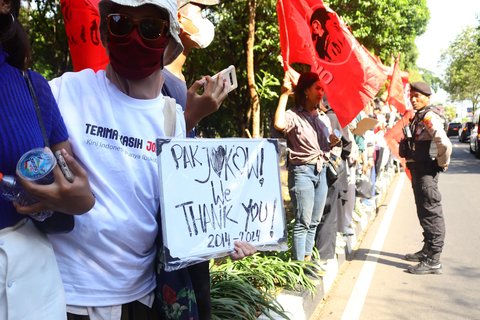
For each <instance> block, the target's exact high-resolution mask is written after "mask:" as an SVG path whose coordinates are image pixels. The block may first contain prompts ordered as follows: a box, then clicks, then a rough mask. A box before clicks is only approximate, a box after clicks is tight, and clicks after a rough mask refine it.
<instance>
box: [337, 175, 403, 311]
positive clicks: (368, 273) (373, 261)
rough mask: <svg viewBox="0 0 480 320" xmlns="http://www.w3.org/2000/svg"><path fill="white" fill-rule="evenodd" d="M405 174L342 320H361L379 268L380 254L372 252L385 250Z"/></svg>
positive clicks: (386, 213)
mask: <svg viewBox="0 0 480 320" xmlns="http://www.w3.org/2000/svg"><path fill="white" fill-rule="evenodd" d="M405 176H406V175H405V173H403V174H402V175H400V178H399V180H398V183H397V186H396V188H395V191H394V193H393V195H392V199H391V201H390V204H389V205H388V208H387V210H386V211H385V215H384V217H383V220H382V222H381V224H380V227H379V229H378V232H377V235H376V236H375V240H374V241H373V243H372V247H371V248H370V250H369V251H368V253H367V256H368V257H369V258H370V259H369V260H367V261H365V262H364V263H363V267H362V270H361V272H360V275H359V277H358V279H357V282H356V283H355V287H354V288H353V291H352V293H351V294H350V298H349V299H348V303H347V306H346V308H345V310H344V311H343V314H342V320H355V319H360V314H361V312H362V309H363V304H364V303H365V298H366V296H367V293H368V289H369V288H370V283H371V282H372V278H373V274H374V273H375V268H376V267H377V261H378V258H379V256H378V254H373V253H372V251H381V250H382V248H383V243H384V242H385V238H386V236H387V232H388V228H389V227H390V223H391V221H392V218H393V214H394V212H395V207H396V206H397V203H398V199H399V198H400V193H401V191H402V188H403V184H404V183H405Z"/></svg>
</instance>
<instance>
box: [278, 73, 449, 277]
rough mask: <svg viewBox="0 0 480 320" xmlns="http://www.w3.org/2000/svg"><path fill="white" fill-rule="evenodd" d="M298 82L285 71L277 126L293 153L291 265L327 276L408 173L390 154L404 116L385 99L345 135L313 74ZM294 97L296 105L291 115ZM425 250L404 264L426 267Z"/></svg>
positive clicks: (290, 171) (374, 102)
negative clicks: (303, 264)
mask: <svg viewBox="0 0 480 320" xmlns="http://www.w3.org/2000/svg"><path fill="white" fill-rule="evenodd" d="M292 79H293V77H292V76H291V75H290V74H289V72H287V73H286V74H285V78H284V81H283V86H282V92H281V95H280V98H279V102H278V107H277V110H276V113H275V119H274V126H275V129H277V130H278V131H280V132H281V133H283V134H284V136H285V138H286V140H287V146H288V160H287V163H288V165H287V167H288V190H289V195H290V199H291V204H292V205H291V207H292V209H293V218H294V226H293V247H292V258H293V259H296V260H301V261H312V260H313V262H314V264H315V265H317V266H319V267H320V269H322V270H326V269H327V268H328V264H329V261H332V260H334V259H335V258H336V255H337V253H338V252H345V251H344V250H345V248H344V247H345V245H346V242H347V241H348V240H349V237H352V236H356V235H357V233H358V231H359V228H358V225H359V224H361V223H362V219H365V217H366V216H369V215H370V216H371V214H373V215H375V214H376V212H377V209H378V207H379V206H380V205H381V204H382V202H383V201H384V197H385V194H386V191H387V186H388V185H389V183H390V182H391V181H392V178H393V177H394V175H395V174H396V173H397V172H399V171H400V170H402V168H401V158H400V157H399V156H398V155H395V154H393V153H392V152H391V150H390V148H389V146H388V144H387V141H386V137H385V134H386V132H387V131H388V130H390V129H391V128H392V127H393V126H394V125H395V124H396V123H397V121H398V120H399V119H401V115H400V114H399V113H398V112H397V111H396V109H395V108H393V107H391V106H389V105H388V104H387V103H386V102H385V99H384V98H385V97H383V98H381V97H377V98H375V99H374V100H372V101H371V102H370V103H369V104H367V105H366V106H365V108H364V109H363V110H362V111H361V112H360V113H359V114H358V116H357V117H356V118H355V119H354V120H353V121H352V122H351V123H350V124H348V125H347V126H346V127H344V128H342V127H341V126H340V124H339V122H338V119H337V117H336V115H335V112H334V111H333V110H332V108H331V107H330V106H329V104H328V99H327V97H326V96H325V95H324V90H323V88H322V83H321V82H320V81H319V79H318V76H316V74H315V73H310V72H306V73H302V74H301V75H300V77H299V79H298V82H297V83H294V82H293V80H292ZM414 95H415V86H414V85H412V97H413V96H414ZM289 96H293V99H292V100H293V101H292V104H293V106H292V107H291V108H290V109H289V110H287V109H286V105H287V102H288V100H289ZM412 100H415V98H412ZM406 124H407V123H406ZM438 132H439V133H438V135H440V134H441V131H440V130H438ZM439 148H440V150H444V149H443V148H442V147H439ZM442 157H443V156H442ZM433 158H437V156H436V155H434V156H433ZM441 159H443V158H441ZM442 161H445V160H442ZM332 166H333V168H334V169H335V173H336V174H335V175H334V174H332V173H331V171H332ZM417 201H418V200H417ZM426 242H427V241H426ZM315 248H316V252H317V253H318V255H316V254H313V252H315ZM422 250H423V251H422ZM422 250H421V251H420V252H418V253H415V254H413V255H412V254H409V255H406V260H408V261H417V262H418V261H421V259H419V256H420V255H422V257H423V256H426V253H425V250H424V249H422ZM312 257H313V258H312ZM409 270H410V271H411V272H412V270H413V272H415V271H414V270H415V269H412V268H409Z"/></svg>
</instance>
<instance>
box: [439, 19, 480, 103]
mask: <svg viewBox="0 0 480 320" xmlns="http://www.w3.org/2000/svg"><path fill="white" fill-rule="evenodd" d="M479 41H480V30H479V29H475V28H472V27H467V28H466V29H464V30H463V31H462V32H461V33H460V34H459V35H458V36H457V38H455V40H454V41H453V42H452V43H451V44H450V46H449V47H448V49H447V50H446V51H445V52H444V53H443V54H442V56H441V61H442V62H444V63H445V65H446V66H447V68H446V70H445V79H444V80H445V84H444V86H443V88H444V90H445V91H447V92H448V93H449V94H450V96H451V98H452V99H454V100H456V101H462V100H470V101H471V102H472V105H473V111H475V109H477V108H478V104H479V102H480V47H479V46H478V43H479Z"/></svg>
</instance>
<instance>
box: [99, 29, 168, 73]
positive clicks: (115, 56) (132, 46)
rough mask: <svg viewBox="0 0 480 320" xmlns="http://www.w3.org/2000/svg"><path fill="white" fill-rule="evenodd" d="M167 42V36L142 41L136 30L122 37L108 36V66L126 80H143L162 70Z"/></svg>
mask: <svg viewBox="0 0 480 320" xmlns="http://www.w3.org/2000/svg"><path fill="white" fill-rule="evenodd" d="M168 41H169V38H168V37H167V36H161V37H160V38H158V39H156V40H151V41H150V40H148V41H146V40H143V39H142V38H141V37H140V35H139V34H138V31H137V30H136V29H135V30H132V32H131V33H130V34H129V35H128V36H123V37H117V36H114V35H112V34H109V37H108V43H107V46H108V51H109V56H110V64H111V65H112V68H113V70H115V72H116V73H118V74H119V75H120V76H122V77H124V78H126V79H128V80H140V79H144V78H146V77H148V76H149V75H151V74H152V73H154V72H155V71H157V70H158V69H161V68H163V53H164V51H165V48H166V47H167V44H168Z"/></svg>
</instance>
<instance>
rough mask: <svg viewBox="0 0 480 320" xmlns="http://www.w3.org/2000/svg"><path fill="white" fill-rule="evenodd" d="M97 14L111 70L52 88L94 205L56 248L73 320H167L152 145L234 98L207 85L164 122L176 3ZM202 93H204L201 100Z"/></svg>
mask: <svg viewBox="0 0 480 320" xmlns="http://www.w3.org/2000/svg"><path fill="white" fill-rule="evenodd" d="M99 9H100V21H101V24H100V34H101V39H102V43H103V44H104V45H105V47H106V48H107V52H108V56H109V59H110V63H109V65H108V66H107V68H106V70H100V71H98V72H96V73H95V72H94V71H93V70H91V69H85V70H82V71H80V72H76V73H65V74H64V75H62V76H61V77H59V78H56V79H53V80H52V81H51V82H50V85H51V88H52V92H53V95H54V97H55V99H56V100H57V103H58V105H59V108H60V110H61V113H62V115H63V118H64V121H65V123H66V126H67V128H68V131H69V136H70V142H71V144H72V149H73V150H74V151H75V154H76V156H77V158H78V160H79V162H80V163H81V164H82V165H83V166H84V167H85V168H86V170H87V173H88V175H89V178H90V183H91V186H92V189H93V192H94V194H95V196H96V205H95V206H94V207H93V208H92V209H91V210H90V211H89V212H87V213H85V214H84V215H82V216H81V217H79V218H78V219H76V225H75V229H74V230H73V231H72V232H70V233H69V234H66V235H55V236H51V237H50V239H51V241H52V243H53V247H54V250H55V254H56V257H57V262H58V266H59V269H60V272H61V275H62V280H63V283H64V288H65V293H66V300H67V312H68V319H69V320H73V319H75V320H79V319H82V320H83V319H90V320H100V319H101V320H103V319H109V320H120V319H129V320H149V319H159V316H158V315H157V314H156V309H155V308H153V307H152V306H153V304H154V298H155V294H154V289H155V287H156V277H155V272H154V262H155V255H156V246H155V245H156V243H155V239H156V236H157V232H158V225H157V215H158V208H159V205H160V203H159V197H158V194H159V190H158V189H159V186H158V178H157V177H158V169H157V163H156V153H155V148H154V146H155V144H154V141H155V139H156V138H157V137H160V136H172V137H185V135H186V131H187V128H188V127H189V126H190V125H186V123H191V124H192V125H194V124H195V123H196V121H198V120H200V119H201V118H202V117H203V116H205V115H206V112H205V111H203V110H204V109H201V108H196V107H195V106H200V105H202V107H204V108H205V109H206V110H211V109H210V106H212V105H213V108H215V107H216V106H217V103H216V102H215V101H214V100H216V99H218V100H220V101H221V100H222V99H223V98H225V96H226V92H225V90H224V88H223V86H222V85H221V83H220V82H219V83H217V82H218V81H213V80H212V79H211V78H210V77H206V78H203V79H201V80H199V81H197V82H195V83H194V85H193V86H192V91H191V92H189V100H190V101H191V103H190V102H189V107H188V108H187V109H186V110H185V113H183V112H182V108H181V107H180V106H179V105H175V104H174V105H173V106H174V108H173V115H175V116H173V117H172V116H167V115H164V110H168V109H169V108H168V106H169V105H171V104H170V103H167V100H166V98H165V97H164V96H163V95H162V94H161V88H162V84H163V82H164V79H163V76H162V68H163V66H164V65H165V64H169V63H171V62H172V61H173V60H175V58H177V56H178V55H179V54H180V53H181V52H182V50H183V46H182V44H181V42H180V39H179V37H178V33H179V30H180V27H179V24H178V20H177V3H176V0H102V1H100V3H99ZM201 86H204V88H205V90H204V91H205V92H204V94H202V95H198V94H196V93H195V92H196V89H199V88H200V87H201ZM190 106H193V107H190ZM183 115H185V118H184V116H183ZM165 119H167V121H164V120H165ZM168 119H170V120H168ZM172 119H174V120H172ZM172 124H173V126H172ZM243 245H244V244H242V243H240V244H238V245H237V246H236V249H237V256H236V257H237V258H241V257H242V256H243V255H244V254H249V251H248V250H249V248H243V247H242V246H243ZM239 246H240V247H239ZM244 249H245V250H244Z"/></svg>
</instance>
